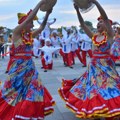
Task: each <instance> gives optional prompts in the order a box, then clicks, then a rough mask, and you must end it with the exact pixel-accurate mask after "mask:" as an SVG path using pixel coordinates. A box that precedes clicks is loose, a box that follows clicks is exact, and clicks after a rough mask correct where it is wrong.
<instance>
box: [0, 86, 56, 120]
mask: <svg viewBox="0 0 120 120" xmlns="http://www.w3.org/2000/svg"><path fill="white" fill-rule="evenodd" d="M44 93H45V94H44V99H43V101H41V102H31V101H28V100H22V101H21V102H19V103H18V104H16V106H11V105H9V104H8V103H7V102H6V101H5V100H4V99H3V98H2V97H1V94H0V119H1V120H12V118H15V116H16V115H19V116H22V117H29V118H31V117H35V118H38V117H41V118H44V116H46V115H48V114H50V113H52V112H53V111H54V110H53V108H52V106H53V105H54V104H55V102H54V101H52V97H51V95H50V94H49V92H48V91H47V89H46V88H44ZM46 108H47V109H46ZM15 120H18V119H15Z"/></svg>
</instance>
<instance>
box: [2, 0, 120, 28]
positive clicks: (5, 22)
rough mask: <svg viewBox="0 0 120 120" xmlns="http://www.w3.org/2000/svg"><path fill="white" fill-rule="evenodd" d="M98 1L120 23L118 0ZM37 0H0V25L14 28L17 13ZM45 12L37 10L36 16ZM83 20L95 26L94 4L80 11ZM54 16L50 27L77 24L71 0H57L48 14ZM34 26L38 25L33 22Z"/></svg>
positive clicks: (25, 9)
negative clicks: (88, 9)
mask: <svg viewBox="0 0 120 120" xmlns="http://www.w3.org/2000/svg"><path fill="white" fill-rule="evenodd" d="M98 1H99V3H100V4H101V5H102V6H103V8H104V9H105V11H106V13H107V15H108V17H109V18H110V19H112V20H113V21H117V22H119V23H120V0H98ZM38 2H39V0H0V26H4V27H7V28H10V29H14V28H15V27H16V26H17V24H18V23H17V22H18V19H17V13H19V12H23V13H27V12H28V11H29V10H30V9H33V8H34V7H35V6H36V5H37V3H38ZM44 15H45V12H43V11H39V12H38V14H37V16H38V18H39V19H42V18H43V17H44ZM82 16H83V18H84V20H87V21H90V22H92V23H93V26H94V27H95V26H96V24H97V18H98V17H99V16H100V14H99V12H98V10H97V8H96V6H94V8H93V9H91V10H90V11H88V12H87V13H82ZM53 18H56V19H57V20H56V22H55V23H54V24H53V25H51V27H52V28H58V27H61V26H65V27H70V26H79V21H78V18H77V14H76V11H75V9H74V7H73V2H72V0H57V3H56V5H55V6H54V8H53V11H52V13H51V14H50V16H49V20H52V19H53ZM34 25H35V28H37V27H38V26H39V25H38V23H37V22H34Z"/></svg>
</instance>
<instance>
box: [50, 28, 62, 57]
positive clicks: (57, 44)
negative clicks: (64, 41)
mask: <svg viewBox="0 0 120 120" xmlns="http://www.w3.org/2000/svg"><path fill="white" fill-rule="evenodd" d="M60 39H61V38H60V37H59V36H58V32H57V30H53V31H52V33H51V45H52V46H53V47H55V48H56V47H60ZM58 54H59V51H56V52H54V55H55V58H57V56H58Z"/></svg>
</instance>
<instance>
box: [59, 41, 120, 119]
mask: <svg viewBox="0 0 120 120" xmlns="http://www.w3.org/2000/svg"><path fill="white" fill-rule="evenodd" d="M102 48H104V49H102ZM109 50H110V44H109V43H105V44H104V45H101V46H100V47H99V48H98V49H96V50H95V51H93V53H94V54H93V58H92V59H91V62H90V63H89V65H88V69H87V70H86V72H85V73H84V74H83V75H81V76H80V77H79V78H77V79H74V80H63V81H62V87H61V88H60V89H59V94H60V96H61V97H62V98H63V99H64V100H65V102H66V106H67V107H68V108H69V109H70V110H72V111H73V112H74V113H75V114H76V116H77V117H79V118H100V117H105V118H107V117H114V116H117V115H120V104H119V103H120V76H119V74H118V73H117V71H116V69H115V63H114V61H113V60H112V59H111V56H110V55H109V54H108V51H109ZM97 51H99V54H97V53H98V52H97ZM94 56H96V57H94ZM101 56H102V57H101Z"/></svg>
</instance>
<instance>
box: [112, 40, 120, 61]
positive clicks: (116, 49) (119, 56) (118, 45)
mask: <svg viewBox="0 0 120 120" xmlns="http://www.w3.org/2000/svg"><path fill="white" fill-rule="evenodd" d="M111 55H112V56H113V58H114V59H115V60H120V39H118V40H116V41H115V42H114V43H113V45H112V47H111Z"/></svg>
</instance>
